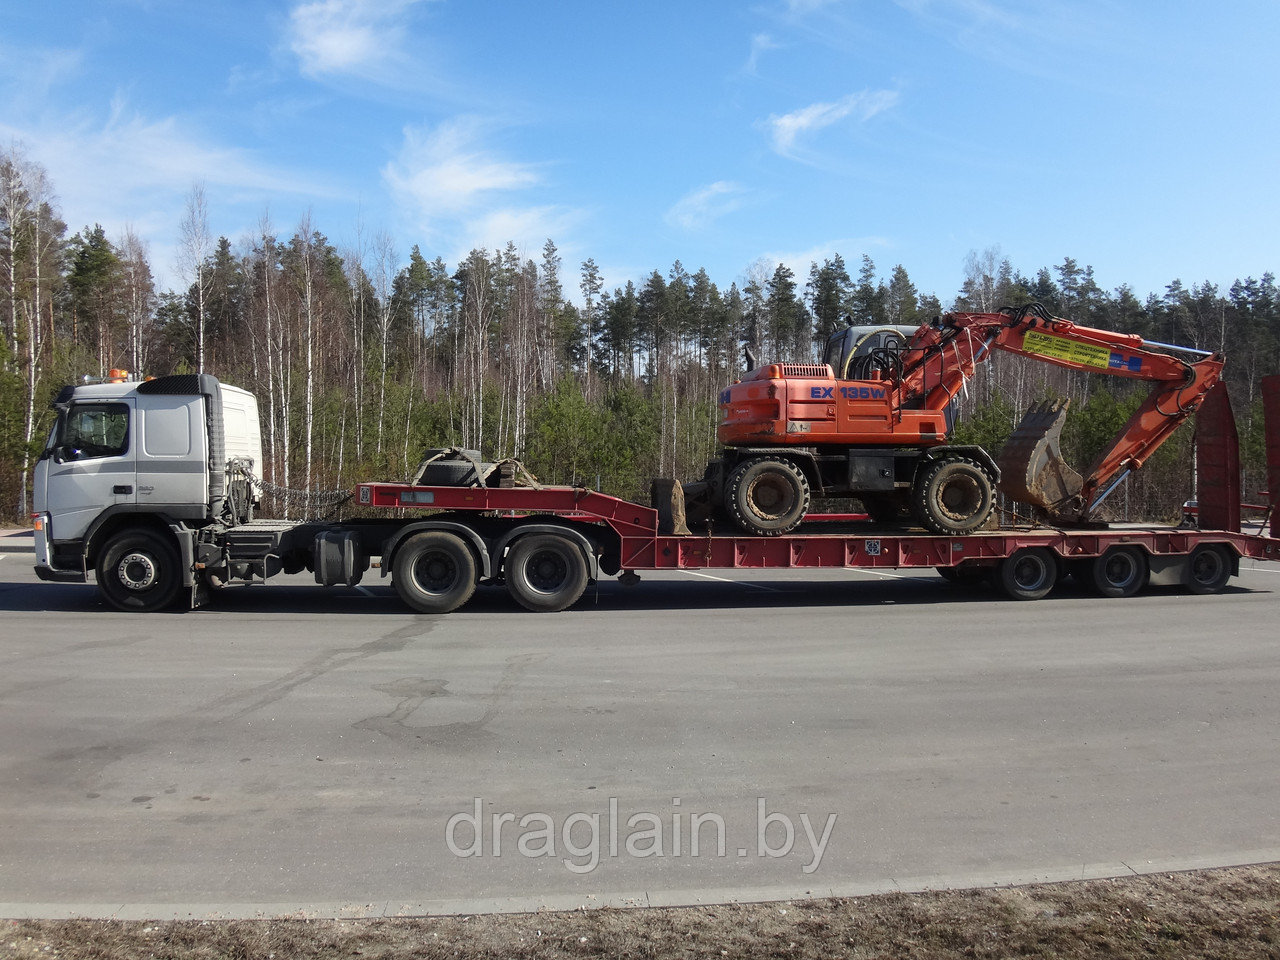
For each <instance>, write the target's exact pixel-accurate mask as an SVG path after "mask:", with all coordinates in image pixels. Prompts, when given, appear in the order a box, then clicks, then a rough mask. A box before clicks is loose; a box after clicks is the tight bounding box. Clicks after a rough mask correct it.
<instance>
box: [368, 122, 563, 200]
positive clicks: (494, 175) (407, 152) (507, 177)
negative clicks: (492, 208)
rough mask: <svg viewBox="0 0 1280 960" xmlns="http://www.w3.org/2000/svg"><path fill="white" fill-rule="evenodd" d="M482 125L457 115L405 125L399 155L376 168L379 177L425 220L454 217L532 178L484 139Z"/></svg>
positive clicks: (533, 174) (534, 179)
mask: <svg viewBox="0 0 1280 960" xmlns="http://www.w3.org/2000/svg"><path fill="white" fill-rule="evenodd" d="M486 126H487V125H486V124H485V123H484V122H483V121H481V120H478V119H476V118H474V117H463V118H459V119H456V120H452V121H450V122H448V123H443V124H441V125H440V126H438V127H436V128H434V129H426V128H422V127H406V128H405V131H404V143H403V145H402V146H401V148H400V153H399V155H398V156H397V157H396V158H395V159H394V160H392V161H391V162H390V163H388V164H387V165H386V166H385V167H383V169H382V177H383V180H384V181H385V182H386V184H387V186H388V187H389V188H390V189H391V191H392V193H393V194H394V195H396V197H398V198H399V200H400V201H401V202H403V203H408V204H411V205H412V206H413V207H414V208H415V209H416V210H417V211H418V212H419V213H420V214H421V216H422V217H423V218H424V219H425V220H434V219H437V218H441V217H446V218H447V217H457V216H460V215H462V214H465V213H467V212H469V211H472V210H474V209H475V208H476V207H477V206H479V205H480V204H482V203H483V202H484V201H485V200H486V199H487V198H488V197H489V196H491V195H493V194H495V193H502V192H506V191H511V190H520V189H524V188H526V187H530V186H533V185H534V184H536V183H537V182H538V181H539V179H540V178H539V176H538V174H537V172H536V170H535V168H534V167H533V166H531V165H529V164H524V163H519V162H516V161H512V160H506V159H503V158H501V157H499V156H497V155H496V154H494V153H493V152H492V151H491V150H489V149H488V147H486V146H485V145H484V143H483V138H484V135H485V133H486Z"/></svg>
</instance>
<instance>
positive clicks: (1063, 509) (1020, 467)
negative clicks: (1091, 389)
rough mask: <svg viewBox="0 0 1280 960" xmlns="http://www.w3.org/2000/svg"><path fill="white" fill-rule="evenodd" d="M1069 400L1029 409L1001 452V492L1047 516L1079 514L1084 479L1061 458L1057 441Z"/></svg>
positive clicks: (1055, 401)
mask: <svg viewBox="0 0 1280 960" xmlns="http://www.w3.org/2000/svg"><path fill="white" fill-rule="evenodd" d="M1070 403H1071V401H1069V400H1052V401H1050V400H1045V401H1041V402H1040V403H1037V404H1036V405H1034V406H1033V407H1031V408H1030V409H1029V410H1028V411H1027V412H1026V414H1025V415H1024V416H1023V418H1022V422H1021V423H1019V424H1018V428H1017V429H1016V430H1014V431H1013V435H1012V436H1010V437H1009V441H1008V442H1007V443H1006V444H1005V445H1004V449H1003V450H1001V451H1000V456H999V458H998V461H997V463H998V466H999V467H1000V483H999V488H1000V490H1001V491H1002V492H1003V493H1004V494H1005V495H1006V496H1008V497H1009V498H1010V499H1012V500H1016V501H1018V502H1019V503H1029V504H1031V505H1032V506H1035V507H1039V508H1040V509H1041V510H1043V511H1044V512H1045V513H1047V514H1049V515H1050V516H1060V517H1068V516H1074V515H1075V514H1076V513H1078V509H1074V508H1078V503H1079V497H1080V491H1081V489H1082V488H1083V486H1084V480H1083V479H1082V478H1081V476H1080V474H1078V473H1076V471H1075V470H1073V469H1071V467H1069V466H1068V465H1067V463H1066V461H1064V460H1063V459H1062V450H1061V449H1060V447H1059V439H1060V438H1061V435H1062V423H1063V421H1064V420H1065V419H1066V416H1067V407H1068V406H1069V405H1070Z"/></svg>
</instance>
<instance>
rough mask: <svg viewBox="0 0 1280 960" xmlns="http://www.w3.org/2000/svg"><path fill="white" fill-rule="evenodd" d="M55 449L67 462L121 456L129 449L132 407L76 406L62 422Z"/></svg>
mask: <svg viewBox="0 0 1280 960" xmlns="http://www.w3.org/2000/svg"><path fill="white" fill-rule="evenodd" d="M58 423H59V427H60V435H59V436H58V437H57V439H56V446H57V447H59V448H61V452H62V455H63V457H65V458H66V459H68V460H90V459H94V458H97V457H118V456H120V455H122V454H123V453H124V452H125V451H126V450H128V449H129V406H128V404H124V403H77V404H76V405H75V406H73V407H72V408H71V409H70V410H68V411H67V412H66V413H65V414H63V415H62V416H61V417H60V418H59V420H58Z"/></svg>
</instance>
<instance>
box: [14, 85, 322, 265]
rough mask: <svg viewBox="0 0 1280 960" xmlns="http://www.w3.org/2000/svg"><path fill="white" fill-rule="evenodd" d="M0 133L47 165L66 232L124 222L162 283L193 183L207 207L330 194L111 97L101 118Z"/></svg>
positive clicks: (64, 119)
mask: <svg viewBox="0 0 1280 960" xmlns="http://www.w3.org/2000/svg"><path fill="white" fill-rule="evenodd" d="M0 140H2V141H4V142H14V143H16V144H18V145H19V148H20V149H21V150H22V152H23V153H24V154H25V155H26V156H27V157H29V158H30V159H32V160H34V161H36V162H38V163H40V164H41V165H42V166H43V167H44V168H45V169H46V170H47V171H48V172H49V177H50V180H51V181H52V183H53V187H54V189H55V190H56V192H57V195H58V201H59V203H58V206H59V208H60V209H61V212H62V217H63V219H64V220H65V221H66V223H67V226H68V229H69V230H70V231H71V232H75V231H77V230H79V229H81V228H82V227H84V226H88V225H92V224H94V223H101V224H102V225H103V227H104V228H105V229H106V230H107V233H108V235H110V236H112V237H118V236H119V235H120V234H121V233H122V232H123V231H124V229H125V228H126V227H127V226H131V227H132V228H133V230H134V231H135V232H136V233H137V234H138V235H139V236H140V237H143V238H145V239H146V240H148V241H149V242H150V244H151V247H152V254H153V256H152V269H153V270H154V272H155V273H156V276H157V279H158V280H159V281H160V282H161V283H162V284H163V283H165V282H168V279H169V278H168V276H167V268H168V266H169V264H170V263H171V262H172V256H171V250H172V243H173V237H174V235H175V233H176V228H177V224H178V221H179V219H180V218H181V215H182V209H183V204H184V202H185V197H186V195H187V193H189V191H190V190H191V186H192V184H193V183H195V182H197V181H201V182H204V183H205V184H206V185H207V186H209V187H210V188H211V190H210V192H211V193H213V194H214V195H215V197H216V199H215V203H214V206H215V208H223V207H225V205H226V204H227V203H228V202H233V203H234V202H236V201H241V200H243V201H245V202H248V203H251V204H254V205H257V204H264V203H266V201H267V200H268V199H269V198H271V197H279V196H280V195H285V196H295V197H306V198H307V199H308V200H309V199H312V198H315V197H323V196H332V195H334V194H335V191H334V190H332V189H330V188H329V187H328V186H327V185H325V184H323V183H321V182H317V181H315V180H313V179H310V178H308V177H306V176H303V175H300V174H299V173H298V172H297V171H289V170H282V169H275V168H272V167H271V166H269V165H267V164H263V163H261V162H260V161H259V160H258V159H257V158H255V157H254V156H253V155H252V153H250V152H249V151H246V150H241V149H238V148H234V147H227V146H224V145H221V144H218V143H216V142H213V141H211V140H209V139H207V138H205V137H203V136H202V135H201V134H200V133H199V132H197V131H194V130H192V129H189V128H188V127H187V126H186V125H184V124H183V123H182V122H181V121H179V120H178V119H176V118H174V117H160V118H150V117H144V116H142V115H140V114H138V113H136V112H134V111H132V110H131V109H130V108H129V106H128V105H127V104H126V103H125V102H124V101H123V100H121V99H119V98H117V99H116V100H115V101H114V102H113V103H112V107H111V113H110V115H109V116H108V117H106V118H105V119H101V118H95V117H92V116H90V115H89V114H87V113H81V114H75V115H66V116H56V117H50V118H49V119H47V120H45V121H43V122H41V123H39V124H33V125H30V126H27V127H17V126H12V125H8V124H4V123H0ZM215 229H218V226H217V225H215Z"/></svg>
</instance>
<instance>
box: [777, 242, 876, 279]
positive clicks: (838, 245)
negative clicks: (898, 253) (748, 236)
mask: <svg viewBox="0 0 1280 960" xmlns="http://www.w3.org/2000/svg"><path fill="white" fill-rule="evenodd" d="M891 246H892V243H891V242H890V241H889V239H888V238H886V237H879V236H869V237H849V238H846V239H843V240H831V241H828V242H826V243H819V244H816V245H815V246H812V247H810V248H808V249H807V250H781V251H772V252H766V253H763V254H761V256H760V258H759V259H758V260H757V261H756V262H757V263H760V264H767V265H768V270H767V272H768V273H769V274H770V275H772V273H773V269H774V267H776V266H777V265H778V264H780V263H782V264H786V266H787V267H789V268H790V270H791V272H792V273H794V274H795V275H796V282H797V283H798V284H799V285H800V286H802V287H803V286H804V284H805V282H806V281H807V280H808V279H809V268H810V267H811V266H812V265H813V264H815V263H817V264H821V263H822V262H823V261H824V260H830V259H831V258H832V257H834V256H835V255H836V254H837V253H838V254H840V256H841V257H843V258H844V264H845V267H846V268H847V269H848V271H849V274H850V276H853V277H856V276H857V275H858V269H859V267H860V265H861V263H862V255H863V254H864V253H870V252H871V251H872V250H876V249H887V248H889V247H891ZM872 259H873V260H874V259H875V257H874V256H873V257H872ZM881 272H884V271H881Z"/></svg>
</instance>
